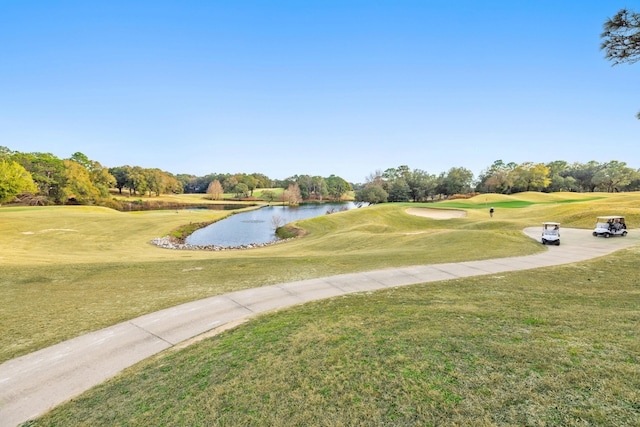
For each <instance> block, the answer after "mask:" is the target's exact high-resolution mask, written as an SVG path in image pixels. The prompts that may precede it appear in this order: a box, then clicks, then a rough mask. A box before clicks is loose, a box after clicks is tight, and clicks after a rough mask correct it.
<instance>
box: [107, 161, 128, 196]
mask: <svg viewBox="0 0 640 427" xmlns="http://www.w3.org/2000/svg"><path fill="white" fill-rule="evenodd" d="M109 173H110V174H111V175H112V176H113V177H114V178H115V180H116V183H115V187H116V188H117V189H118V192H119V193H120V194H122V189H123V188H128V184H129V174H130V173H131V166H118V167H114V168H110V169H109Z"/></svg>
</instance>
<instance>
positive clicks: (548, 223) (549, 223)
mask: <svg viewBox="0 0 640 427" xmlns="http://www.w3.org/2000/svg"><path fill="white" fill-rule="evenodd" d="M542 225H560V223H559V222H548V221H547V222H543V223H542Z"/></svg>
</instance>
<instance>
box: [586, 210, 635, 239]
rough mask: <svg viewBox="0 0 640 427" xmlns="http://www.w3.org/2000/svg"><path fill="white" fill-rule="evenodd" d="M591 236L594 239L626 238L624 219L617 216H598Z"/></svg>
mask: <svg viewBox="0 0 640 427" xmlns="http://www.w3.org/2000/svg"><path fill="white" fill-rule="evenodd" d="M593 235H594V236H595V237H598V236H604V237H611V236H622V237H624V236H626V235H627V224H625V222H624V217H623V216H619V215H612V216H599V217H598V219H597V220H596V228H595V230H593Z"/></svg>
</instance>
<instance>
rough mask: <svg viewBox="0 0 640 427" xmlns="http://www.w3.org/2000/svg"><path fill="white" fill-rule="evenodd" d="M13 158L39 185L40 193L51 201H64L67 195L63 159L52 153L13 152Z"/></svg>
mask: <svg viewBox="0 0 640 427" xmlns="http://www.w3.org/2000/svg"><path fill="white" fill-rule="evenodd" d="M11 159H12V160H13V161H15V162H18V163H20V165H22V167H24V168H25V169H26V170H27V171H28V172H29V173H30V174H31V177H32V178H33V182H35V184H36V185H37V186H38V193H39V194H41V195H42V196H44V197H46V198H47V199H48V200H49V201H50V202H53V203H63V202H64V201H65V200H66V195H65V194H64V191H63V186H64V182H65V179H66V178H65V173H64V171H65V166H64V163H63V161H62V159H60V158H58V157H56V156H54V155H53V154H51V153H18V152H16V153H13V154H12V155H11Z"/></svg>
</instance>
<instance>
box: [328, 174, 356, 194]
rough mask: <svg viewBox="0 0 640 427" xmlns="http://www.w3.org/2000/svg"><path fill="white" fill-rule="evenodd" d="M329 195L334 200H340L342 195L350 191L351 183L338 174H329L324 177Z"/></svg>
mask: <svg viewBox="0 0 640 427" xmlns="http://www.w3.org/2000/svg"><path fill="white" fill-rule="evenodd" d="M325 182H326V183H327V191H328V192H329V195H330V196H331V197H333V198H334V199H336V200H340V199H341V198H342V196H343V195H345V194H346V193H347V192H348V191H351V185H350V184H349V183H348V182H347V181H345V180H344V179H342V178H340V177H339V176H335V175H331V176H329V177H328V178H325Z"/></svg>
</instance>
